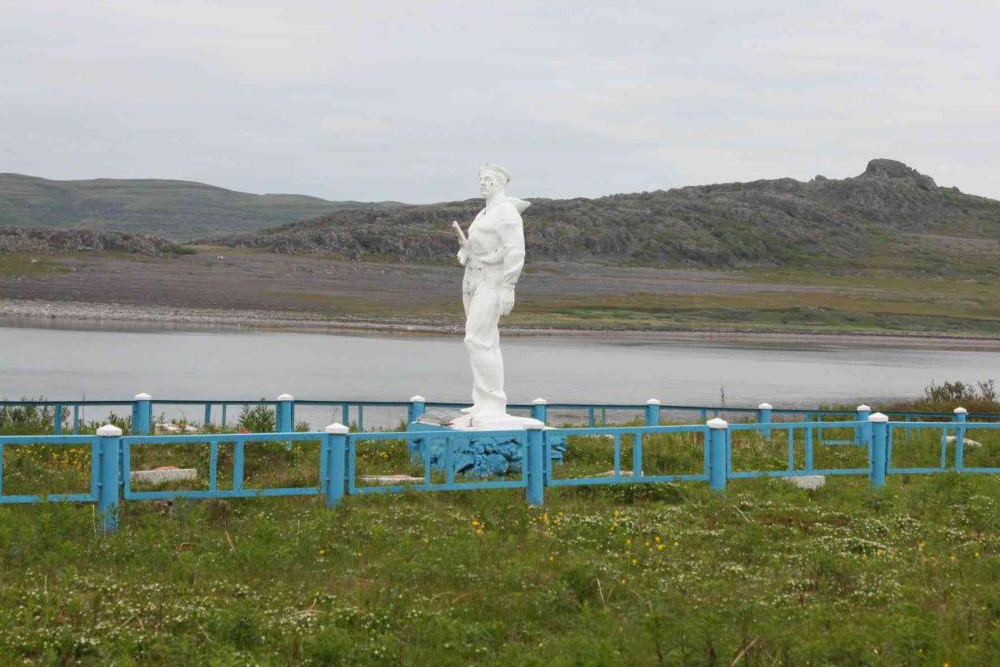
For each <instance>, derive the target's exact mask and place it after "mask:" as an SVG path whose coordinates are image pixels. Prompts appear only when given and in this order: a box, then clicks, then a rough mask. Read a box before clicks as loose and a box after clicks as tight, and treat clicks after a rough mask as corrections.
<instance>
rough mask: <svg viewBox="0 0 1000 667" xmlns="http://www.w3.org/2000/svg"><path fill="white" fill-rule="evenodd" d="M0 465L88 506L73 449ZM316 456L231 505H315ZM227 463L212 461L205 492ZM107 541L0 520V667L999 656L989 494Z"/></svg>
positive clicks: (132, 510) (236, 527)
mask: <svg viewBox="0 0 1000 667" xmlns="http://www.w3.org/2000/svg"><path fill="white" fill-rule="evenodd" d="M984 434H985V432H981V433H980V434H976V433H975V432H971V433H970V435H969V437H975V438H976V439H978V440H979V441H981V442H982V443H983V444H982V446H981V447H979V448H975V449H974V450H973V449H970V450H968V451H967V455H966V459H967V464H968V465H978V464H992V465H996V464H997V463H998V462H1000V438H997V437H996V434H995V433H994V434H985V435H984ZM784 435H785V434H784V432H778V433H775V434H774V436H773V437H772V438H771V439H770V440H765V439H763V438H760V437H757V436H750V435H748V434H734V444H733V446H734V467H735V468H738V469H764V468H773V469H777V468H780V467H782V466H783V465H784V463H785V461H786V459H787V440H786V438H785V437H784ZM847 435H848V432H847V430H846V429H845V430H844V432H843V433H841V434H834V433H831V434H830V437H839V436H847ZM737 436H738V437H737ZM645 445H646V446H645V451H646V455H647V457H648V458H647V459H646V464H645V465H646V466H647V467H648V469H647V473H649V472H658V471H664V472H665V471H668V470H673V471H676V472H684V471H687V470H681V468H685V467H688V468H693V469H697V467H698V465H699V464H700V461H701V455H702V453H701V448H700V444H699V442H697V441H696V439H693V438H692V437H691V436H661V437H659V438H650V439H649V441H648V442H646V443H645ZM939 445H940V440H939V436H938V435H937V434H933V433H930V432H925V433H922V434H920V433H912V434H910V437H909V438H906V437H904V436H903V434H899V435H898V439H897V441H896V444H895V452H896V456H897V463H898V464H906V465H935V464H936V462H937V456H938V454H939V449H940V447H939ZM629 446H630V445H629V444H628V443H626V452H625V454H626V455H625V456H623V459H624V460H630V458H629V457H630V454H629V453H628V447H629ZM802 447H803V443H802V442H801V441H800V440H796V442H795V449H796V455H797V456H798V457H801V456H802V454H803V450H802ZM5 449H6V450H7V451H6V452H5V468H6V474H5V493H16V492H19V491H30V490H40V489H42V488H44V489H48V490H50V491H56V490H82V489H83V487H85V486H86V477H85V475H84V474H83V471H85V470H87V469H88V467H87V466H88V464H89V462H88V456H87V452H86V450H84V449H79V450H73V449H70V450H67V449H65V448H64V449H61V450H58V451H56V450H55V449H52V450H48V449H43V448H33V449H32V448H27V447H13V446H8V447H6V448H5ZM141 449H142V450H143V452H142V454H141V456H140V455H135V456H137V457H138V458H136V459H135V460H136V461H137V463H138V464H140V465H138V466H137V467H143V466H149V465H164V464H168V463H173V464H175V465H190V466H194V467H197V468H198V469H199V472H200V473H201V474H200V479H202V480H203V479H204V478H205V472H206V471H207V465H208V464H207V448H206V447H204V446H200V447H199V446H186V447H170V448H162V451H158V452H153V451H151V450H153V449H154V448H149V447H146V448H141ZM156 449H160V448H156ZM249 449H254V448H253V447H250V446H248V450H249ZM609 449H610V448H609V445H608V442H607V441H606V440H603V439H600V438H578V439H576V440H573V441H571V442H570V447H569V451H568V455H567V461H566V463H565V464H563V465H562V466H558V467H557V469H556V470H555V474H556V476H567V475H571V474H572V475H574V476H583V475H593V474H600V473H601V472H603V471H606V470H607V469H609V468H610V451H609ZM143 457H145V458H143ZM970 457H971V460H970ZM316 459H317V453H316V451H315V445H310V444H305V445H296V446H294V447H292V448H291V450H287V449H285V447H284V446H283V445H259V446H258V447H257V448H256V449H255V451H254V452H253V453H252V454H249V455H248V459H247V471H248V474H247V479H248V486H251V487H253V486H262V485H278V484H290V485H311V484H315V483H316V476H315V469H316ZM799 460H801V458H799ZM864 460H865V454H864V451H863V450H861V449H860V448H856V447H851V446H831V447H817V464H818V465H819V464H823V465H856V464H862V465H863V463H864ZM227 463H228V458H227V453H226V452H225V451H223V452H222V456H221V459H220V465H219V469H220V471H223V470H225V469H226V467H227ZM409 465H410V464H409V459H408V456H407V454H406V450H405V446H403V445H402V443H401V442H399V441H395V442H392V441H390V442H386V443H379V444H378V445H377V446H376V445H375V444H374V443H369V445H364V444H362V446H361V449H360V450H359V461H358V472H359V474H375V473H381V472H417V471H418V470H416V469H414V468H412V467H409V468H408V467H407V466H409ZM692 471H693V470H692ZM223 480H225V477H224V476H223ZM223 484H224V481H223ZM53 486H58V487H61V488H60V489H56V488H53ZM121 519H122V520H121V531H120V533H119V534H118V535H117V536H115V537H112V538H109V539H101V538H98V537H97V536H96V517H95V515H94V510H93V507H91V506H89V505H80V506H73V505H50V506H45V505H42V506H37V505H36V506H20V507H10V506H6V507H0V576H2V581H3V587H2V588H0V664H87V665H104V664H121V665H128V664H169V665H184V664H199V665H200V664H215V665H245V664H261V665H269V664H310V665H336V664H412V665H423V664H434V665H450V664H455V665H459V664H469V663H482V664H498V665H499V664H529V665H543V664H567V665H569V664H595V665H596V664H667V665H674V664H680V665H685V664H686V665H731V664H738V665H743V664H746V665H771V664H779V665H780V664H784V665H803V664H841V665H865V664H873V665H874V664H887V665H909V664H913V665H944V664H949V665H972V664H975V665H986V664H995V663H996V662H997V661H998V658H997V656H998V655H1000V586H998V584H1000V480H998V479H997V478H995V477H992V476H985V475H958V474H945V475H936V476H925V477H905V478H900V477H890V480H889V483H888V484H887V486H886V487H885V488H884V489H882V490H880V491H873V490H872V489H871V488H870V485H869V482H868V480H867V479H866V478H863V477H860V478H833V479H830V480H828V484H827V486H826V487H825V488H822V489H819V490H817V491H803V490H799V489H796V488H793V487H791V486H790V485H788V484H786V483H784V482H782V481H780V480H771V481H761V480H752V481H751V480H748V481H731V482H730V485H729V489H728V491H727V493H726V494H725V495H718V494H713V493H712V492H710V491H709V490H708V489H707V485H705V484H676V485H675V484H660V485H625V486H618V487H605V488H596V487H592V488H579V489H552V488H550V489H548V490H547V491H546V506H545V507H544V508H532V507H529V506H527V505H526V504H525V502H524V494H523V491H502V492H501V491H497V492H491V491H489V492H488V491H476V492H465V493H436V494H420V493H416V492H413V493H406V494H402V495H393V496H384V497H379V496H365V497H351V498H348V499H346V500H345V502H344V503H343V505H342V506H341V507H339V508H337V509H333V510H330V509H327V508H325V507H324V506H323V504H322V500H321V499H318V498H308V499H274V500H245V501H210V502H193V501H192V502H183V501H178V502H176V503H173V504H166V503H154V502H145V503H143V502H130V503H125V504H124V505H123V510H122V517H121Z"/></svg>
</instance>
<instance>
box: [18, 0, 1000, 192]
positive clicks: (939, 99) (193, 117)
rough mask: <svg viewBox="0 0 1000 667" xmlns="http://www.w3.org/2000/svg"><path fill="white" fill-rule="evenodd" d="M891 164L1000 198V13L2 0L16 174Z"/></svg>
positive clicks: (433, 174)
mask: <svg viewBox="0 0 1000 667" xmlns="http://www.w3.org/2000/svg"><path fill="white" fill-rule="evenodd" d="M872 157H891V158H895V159H898V160H902V161H904V162H906V163H907V164H909V165H910V166H912V167H915V168H916V169H918V170H920V171H921V172H923V173H926V174H930V175H931V176H933V177H934V178H935V179H936V180H937V182H938V184H940V185H957V186H958V187H960V188H961V189H962V190H963V191H966V192H972V193H975V194H982V195H986V196H991V197H994V198H998V199H1000V2H998V1H997V0H983V1H980V2H957V1H954V0H950V1H949V2H942V3H922V2H916V1H914V0H898V1H896V0H893V1H886V2H880V1H879V0H858V1H853V0H852V1H849V2H836V1H829V0H828V1H824V2H808V1H807V0H794V1H780V2H779V1H773V2H758V1H756V0H732V1H728V2H710V1H707V0H697V1H691V2H666V1H664V0H652V1H649V2H629V1H628V0H618V1H617V2H583V1H568V0H567V1H559V0H549V1H541V0H539V1H535V2H523V1H520V0H490V1H485V2H484V1H482V0H480V1H478V2H436V1H433V0H408V1H402V2H401V1H396V0H370V1H368V2H362V1H361V0H351V1H346V2H340V1H338V0H316V1H311V0H286V1H285V2H280V3H279V2H250V1H245V2H209V1H207V0H169V1H162V2H154V1H152V0H109V1H105V2H89V1H83V0H67V1H65V2H53V1H51V0H23V1H22V0H0V172H4V171H11V172H19V173H27V174H32V175H37V176H44V177H47V178H56V179H82V178H94V177H115V178H139V177H153V178H177V179H185V180H196V181H203V182H206V183H211V184H214V185H220V186H223V187H227V188H233V189H237V190H246V191H250V192H258V193H264V192H289V193H301V194H311V195H316V196H320V197H324V198H327V199H360V200H383V199H395V200H401V201H408V202H429V201H440V200H449V199H464V198H466V197H472V196H475V195H476V191H477V187H476V186H477V178H478V176H477V169H478V166H479V164H481V163H482V162H485V161H492V162H499V163H501V164H504V165H506V166H507V167H508V168H509V169H510V171H511V173H512V175H513V181H512V183H511V188H510V190H511V193H512V194H517V195H520V196H550V197H565V196H597V195H603V194H609V193H614V192H635V191H640V190H653V189H658V188H670V187H675V186H682V185H696V184H703V183H712V182H721V181H737V180H754V179H758V178H777V177H781V176H792V177H794V178H798V179H803V180H807V179H809V178H811V177H813V176H814V175H816V174H823V175H825V176H828V177H835V178H842V177H845V176H853V175H856V174H858V173H860V172H862V171H863V170H864V167H865V164H866V162H867V161H868V160H869V159H870V158H872Z"/></svg>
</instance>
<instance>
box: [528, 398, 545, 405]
mask: <svg viewBox="0 0 1000 667" xmlns="http://www.w3.org/2000/svg"><path fill="white" fill-rule="evenodd" d="M531 404H532V405H548V404H549V402H548V401H546V400H545V399H544V398H536V399H535V400H533V401H532V402H531Z"/></svg>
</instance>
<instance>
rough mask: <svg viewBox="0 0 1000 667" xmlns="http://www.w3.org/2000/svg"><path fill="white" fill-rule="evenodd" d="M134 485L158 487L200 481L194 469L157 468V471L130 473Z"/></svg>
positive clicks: (135, 471) (134, 471)
mask: <svg viewBox="0 0 1000 667" xmlns="http://www.w3.org/2000/svg"><path fill="white" fill-rule="evenodd" d="M129 479H131V480H132V483H133V484H147V485H149V486H157V485H159V484H166V483H168V482H188V481H191V480H196V479H198V471H197V470H196V469H194V468H171V467H168V468H157V469H155V470H133V471H132V472H130V473H129Z"/></svg>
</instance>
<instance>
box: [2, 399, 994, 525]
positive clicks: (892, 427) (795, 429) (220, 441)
mask: <svg viewBox="0 0 1000 667" xmlns="http://www.w3.org/2000/svg"><path fill="white" fill-rule="evenodd" d="M534 412H535V414H538V412H539V411H538V410H537V409H536V410H535V411H534ZM917 426H919V427H921V428H924V429H935V430H939V431H940V433H941V454H940V459H939V465H937V466H926V467H897V466H896V465H894V462H893V460H894V454H895V453H897V452H898V450H899V448H900V447H905V446H908V445H907V444H903V443H902V442H896V441H897V440H898V438H896V437H894V436H895V434H898V433H905V432H906V430H908V429H911V428H914V427H917ZM838 427H839V428H841V429H845V430H850V431H853V432H855V433H860V434H861V439H860V442H859V444H860V445H861V446H862V448H863V449H862V450H861V451H863V452H864V454H865V457H866V465H865V466H863V467H861V466H855V467H830V466H826V467H817V466H816V465H815V449H816V448H817V447H822V446H824V444H823V443H822V442H819V441H817V440H814V439H812V436H811V434H812V433H813V432H814V431H815V429H816V428H817V422H768V423H749V424H732V425H730V424H728V423H727V422H725V421H723V420H721V419H712V420H709V421H708V422H707V423H706V424H691V425H682V426H661V425H655V424H654V425H649V426H624V427H605V428H598V427H595V428H589V427H588V428H544V429H543V428H538V429H534V430H527V431H496V432H494V431H489V432H477V433H476V435H475V437H483V438H498V439H501V440H505V441H513V442H515V443H517V452H518V454H517V458H518V459H519V460H520V462H521V464H522V465H521V471H522V472H521V474H520V475H519V476H518V475H512V476H511V477H506V478H500V479H478V480H476V479H473V480H472V481H459V480H458V479H457V463H456V461H457V458H458V457H457V456H456V455H455V453H454V452H453V451H452V447H451V440H452V439H461V438H468V437H469V434H468V432H466V433H464V434H458V433H457V432H455V431H452V430H440V431H411V432H368V433H350V432H349V431H348V429H347V428H346V427H345V426H342V425H340V424H332V425H330V426H329V427H327V429H326V431H324V432H285V433H254V434H209V435H185V436H126V437H122V435H121V431H120V429H117V428H116V427H112V426H104V427H102V428H101V429H99V430H98V433H97V435H96V436H4V437H0V504H27V503H39V502H77V503H95V504H96V505H97V508H98V511H99V514H100V517H101V530H102V532H104V533H113V532H115V531H116V529H117V526H118V510H119V502H120V501H121V500H122V499H124V500H126V501H139V500H167V499H176V498H191V499H208V498H220V499H221V498H251V497H287V496H322V497H324V498H325V500H326V503H327V505H329V506H335V505H337V504H338V503H339V502H340V500H341V499H342V498H343V496H345V495H364V494H372V493H399V492H402V491H406V490H415V491H428V492H432V491H470V490H479V489H522V488H523V489H525V492H526V497H527V500H528V502H529V503H532V504H542V503H543V502H544V493H545V492H544V489H545V487H568V486H598V485H614V484H650V483H663V482H708V483H709V485H710V486H711V488H713V489H715V490H720V491H721V490H724V489H725V488H726V485H727V482H728V480H734V479H747V478H761V477H795V476H802V475H856V476H863V475H867V476H868V477H869V479H870V480H871V483H872V485H873V486H874V487H876V488H877V487H880V486H882V485H883V484H884V483H885V479H886V476H887V475H913V474H934V473H943V472H961V473H991V474H996V473H1000V467H988V466H968V465H966V464H965V454H966V445H967V442H968V443H969V444H971V443H972V442H973V441H971V440H968V441H967V438H966V434H967V432H968V431H969V430H970V429H975V430H977V431H979V430H984V431H988V432H997V433H1000V424H997V423H983V422H978V423H969V422H968V421H967V416H966V415H965V414H964V413H956V414H955V416H954V420H953V421H951V422H930V423H929V422H890V421H889V419H888V417H887V416H886V415H882V414H875V415H872V416H871V417H870V418H869V419H868V420H865V421H845V422H839V423H838ZM782 431H784V432H785V433H786V436H785V438H784V439H785V441H786V442H787V460H786V461H785V464H784V465H782V466H780V467H776V468H773V469H765V470H739V469H737V468H736V467H735V466H734V463H733V454H734V451H736V450H737V449H741V448H742V447H743V446H744V445H748V446H750V445H753V442H751V443H746V442H742V441H740V439H741V438H743V437H746V436H749V437H751V438H756V439H759V442H767V443H771V442H773V441H772V438H773V437H779V438H781V437H782V436H780V433H781V432H782ZM775 433H777V434H779V435H777V436H775ZM684 434H689V435H691V436H694V437H693V442H695V443H696V446H699V447H700V448H701V450H702V455H701V457H700V470H698V471H696V472H672V471H665V472H664V473H663V474H659V473H657V474H651V473H650V472H649V471H647V470H646V469H645V463H644V462H645V456H644V453H645V452H646V451H647V450H646V449H645V448H646V444H647V443H650V442H652V440H651V439H652V438H654V437H655V436H662V435H684ZM797 435H798V436H799V437H797ZM578 437H580V438H607V439H609V440H610V443H609V444H610V445H611V446H610V454H611V456H612V461H613V469H612V470H611V471H610V474H604V475H600V474H598V475H595V474H593V473H592V472H591V473H590V474H588V475H585V476H576V477H573V476H557V475H556V474H554V473H555V470H554V466H553V463H552V456H551V448H552V446H553V443H557V442H558V443H566V442H568V443H569V444H568V447H569V449H568V451H573V447H574V446H575V445H574V444H573V441H572V440H567V439H572V438H578ZM734 437H735V438H736V439H737V445H734ZM428 438H441V439H443V440H445V442H446V453H445V457H444V465H443V468H444V469H443V471H441V470H435V469H433V467H432V465H431V460H430V453H429V452H430V449H429V448H424V449H423V450H422V451H423V454H422V456H423V459H422V461H421V462H420V463H421V465H422V472H423V476H422V477H410V478H407V481H408V482H414V483H400V484H390V485H382V484H381V483H380V481H381V480H376V481H375V483H374V484H373V485H365V484H362V483H360V482H361V481H365V480H364V479H363V478H359V474H358V465H357V464H358V459H359V457H360V456H361V455H362V454H363V453H364V451H365V449H366V448H369V447H372V446H377V445H378V444H379V443H385V442H387V441H392V442H395V443H404V444H406V445H407V446H408V447H411V448H412V446H413V445H414V444H415V442H416V441H418V440H426V439H428ZM624 439H629V440H630V443H631V461H625V462H623V460H622V458H623V456H624V446H623V440H624ZM292 443H297V444H299V445H301V446H312V445H315V446H316V447H318V453H319V470H318V475H317V477H316V483H314V484H304V485H301V486H280V487H255V488H250V487H248V486H246V484H245V475H244V464H245V455H246V450H247V448H251V447H261V446H266V445H268V444H286V445H290V444H292ZM978 444H979V443H976V445H978ZM178 445H181V446H185V445H200V446H202V447H204V446H207V447H208V449H209V465H208V469H209V473H208V488H207V489H167V490H140V489H137V488H135V487H134V486H133V483H132V480H131V473H132V472H133V471H132V458H133V453H134V451H135V450H136V449H138V448H152V447H167V446H178ZM800 445H801V452H802V455H801V456H798V455H797V453H798V451H799V447H800ZM51 446H55V447H87V448H89V451H90V466H89V467H90V480H89V489H90V490H89V492H83V493H80V492H77V493H52V494H45V493H33V494H27V493H18V494H12V495H7V494H6V493H5V492H4V473H5V470H4V465H3V463H4V449H5V448H10V447H51ZM650 446H663V443H662V441H660V442H658V443H654V445H650ZM950 446H951V447H950ZM222 447H227V448H231V449H232V461H231V470H230V471H229V475H228V479H229V486H228V487H226V488H223V485H221V484H220V474H219V462H220V448H222ZM282 449H284V448H282ZM949 450H950V451H952V452H953V457H952V458H951V463H950V464H949V457H948V452H949ZM411 451H412V449H411ZM629 464H630V465H629Z"/></svg>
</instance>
